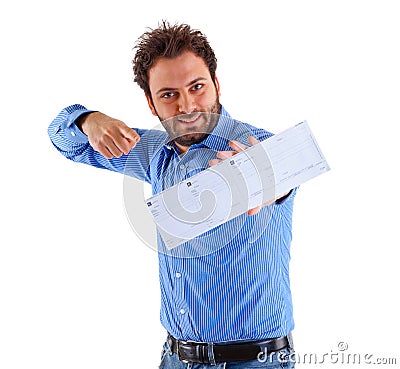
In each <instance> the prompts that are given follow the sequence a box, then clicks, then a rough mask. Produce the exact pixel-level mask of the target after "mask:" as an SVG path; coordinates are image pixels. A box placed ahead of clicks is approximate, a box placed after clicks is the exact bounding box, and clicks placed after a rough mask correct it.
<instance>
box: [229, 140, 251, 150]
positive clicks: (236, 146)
mask: <svg viewBox="0 0 400 369" xmlns="http://www.w3.org/2000/svg"><path fill="white" fill-rule="evenodd" d="M229 146H230V147H231V148H232V149H233V150H235V151H236V152H241V151H244V150H246V149H247V146H246V145H243V144H241V143H240V142H238V141H230V142H229Z"/></svg>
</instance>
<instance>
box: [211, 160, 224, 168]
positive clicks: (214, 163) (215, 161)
mask: <svg viewBox="0 0 400 369" xmlns="http://www.w3.org/2000/svg"><path fill="white" fill-rule="evenodd" d="M220 162H221V160H219V159H211V160H210V161H209V162H208V164H210V166H211V167H212V166H213V165H217V164H218V163H220Z"/></svg>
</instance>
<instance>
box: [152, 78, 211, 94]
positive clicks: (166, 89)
mask: <svg viewBox="0 0 400 369" xmlns="http://www.w3.org/2000/svg"><path fill="white" fill-rule="evenodd" d="M199 81H207V78H205V77H198V78H195V79H194V80H193V81H190V82H189V83H188V84H186V85H185V87H189V86H191V85H193V84H195V83H197V82H199ZM176 89H177V88H176V87H162V88H160V89H159V90H157V91H156V95H158V94H159V93H160V92H164V91H171V90H176Z"/></svg>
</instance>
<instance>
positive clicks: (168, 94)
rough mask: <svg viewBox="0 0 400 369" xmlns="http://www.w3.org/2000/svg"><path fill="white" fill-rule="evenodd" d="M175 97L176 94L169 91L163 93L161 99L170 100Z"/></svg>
mask: <svg viewBox="0 0 400 369" xmlns="http://www.w3.org/2000/svg"><path fill="white" fill-rule="evenodd" d="M175 95H176V94H175V92H172V91H168V92H165V93H163V94H162V95H161V98H162V99H170V98H171V97H174V96H175Z"/></svg>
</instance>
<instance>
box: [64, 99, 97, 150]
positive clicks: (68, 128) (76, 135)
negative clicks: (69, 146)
mask: <svg viewBox="0 0 400 369" xmlns="http://www.w3.org/2000/svg"><path fill="white" fill-rule="evenodd" d="M92 112H94V110H87V109H85V108H83V107H82V108H81V109H77V110H74V111H73V112H71V113H70V114H69V116H68V119H67V120H66V121H65V122H64V124H63V126H62V129H63V130H64V133H65V135H66V137H67V138H68V139H69V140H71V141H74V142H80V143H86V142H88V137H87V136H86V135H85V134H84V133H83V132H82V131H81V130H80V129H79V128H78V126H77V125H76V124H75V122H76V120H77V119H78V118H79V117H81V116H82V115H84V114H88V113H92Z"/></svg>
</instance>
